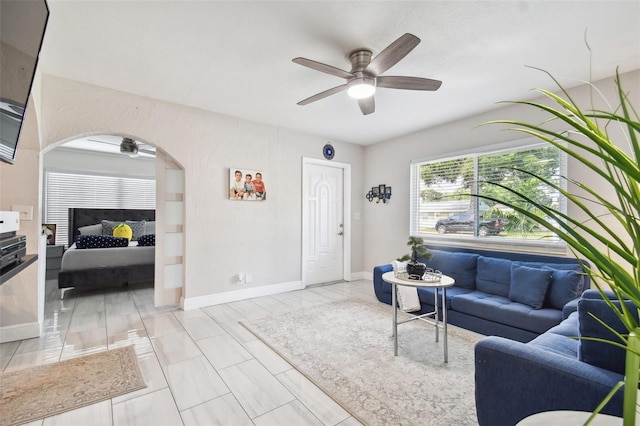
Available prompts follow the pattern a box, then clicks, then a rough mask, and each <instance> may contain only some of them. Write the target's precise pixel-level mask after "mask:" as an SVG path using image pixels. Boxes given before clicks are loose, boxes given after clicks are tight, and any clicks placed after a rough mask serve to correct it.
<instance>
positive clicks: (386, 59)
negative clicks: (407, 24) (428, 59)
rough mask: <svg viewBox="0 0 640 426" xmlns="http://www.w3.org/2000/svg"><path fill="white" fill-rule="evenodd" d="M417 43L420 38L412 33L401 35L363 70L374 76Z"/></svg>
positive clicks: (392, 64)
mask: <svg viewBox="0 0 640 426" xmlns="http://www.w3.org/2000/svg"><path fill="white" fill-rule="evenodd" d="M419 43H420V39H419V38H418V37H416V36H414V35H413V34H409V33H407V34H405V35H403V36H401V37H400V38H399V39H397V40H396V41H394V42H393V43H391V44H390V45H389V46H387V47H386V48H385V49H384V50H383V51H382V52H380V53H379V54H378V56H376V57H375V58H373V60H372V61H371V63H370V64H369V65H367V67H366V68H365V69H364V72H365V73H367V74H373V75H375V76H378V75H380V74H382V73H383V72H385V71H386V70H388V69H389V68H391V67H392V66H394V65H395V64H397V63H398V62H399V61H400V60H401V59H402V58H404V57H405V56H407V54H408V53H409V52H411V51H412V50H413V49H414V48H415V47H416V46H417V45H418V44H419Z"/></svg>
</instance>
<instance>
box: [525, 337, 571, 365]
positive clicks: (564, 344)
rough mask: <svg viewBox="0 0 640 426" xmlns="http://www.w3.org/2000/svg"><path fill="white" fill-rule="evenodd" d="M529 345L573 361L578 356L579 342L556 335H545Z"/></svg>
mask: <svg viewBox="0 0 640 426" xmlns="http://www.w3.org/2000/svg"><path fill="white" fill-rule="evenodd" d="M527 345H531V346H536V347H539V348H542V349H544V350H545V351H547V352H552V353H554V354H558V355H562V356H566V357H568V358H571V359H573V360H575V359H576V356H577V354H578V340H576V339H572V338H570V337H567V336H562V335H560V334H555V333H549V332H547V333H543V334H541V335H539V336H538V337H536V338H535V339H533V340H532V341H530V342H529V343H527Z"/></svg>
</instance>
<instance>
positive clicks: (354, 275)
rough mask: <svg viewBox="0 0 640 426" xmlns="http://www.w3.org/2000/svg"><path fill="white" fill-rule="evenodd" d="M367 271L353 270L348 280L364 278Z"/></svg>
mask: <svg viewBox="0 0 640 426" xmlns="http://www.w3.org/2000/svg"><path fill="white" fill-rule="evenodd" d="M366 274H367V273H366V272H365V271H360V272H353V273H352V274H351V279H350V280H349V281H358V280H366V279H367V275H366Z"/></svg>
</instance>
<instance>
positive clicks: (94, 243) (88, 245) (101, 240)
mask: <svg viewBox="0 0 640 426" xmlns="http://www.w3.org/2000/svg"><path fill="white" fill-rule="evenodd" d="M128 245H129V239H128V238H120V237H112V236H111V235H78V237H77V238H76V248H79V249H92V248H111V247H127V246H128Z"/></svg>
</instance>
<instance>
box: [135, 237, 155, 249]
mask: <svg viewBox="0 0 640 426" xmlns="http://www.w3.org/2000/svg"><path fill="white" fill-rule="evenodd" d="M138 245H139V246H141V247H145V246H155V245H156V234H146V235H143V236H141V237H140V238H138Z"/></svg>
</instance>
